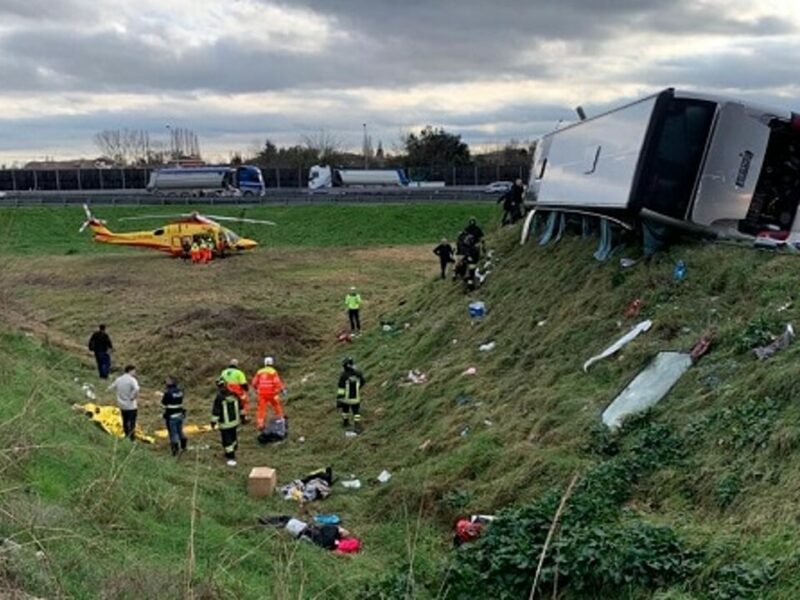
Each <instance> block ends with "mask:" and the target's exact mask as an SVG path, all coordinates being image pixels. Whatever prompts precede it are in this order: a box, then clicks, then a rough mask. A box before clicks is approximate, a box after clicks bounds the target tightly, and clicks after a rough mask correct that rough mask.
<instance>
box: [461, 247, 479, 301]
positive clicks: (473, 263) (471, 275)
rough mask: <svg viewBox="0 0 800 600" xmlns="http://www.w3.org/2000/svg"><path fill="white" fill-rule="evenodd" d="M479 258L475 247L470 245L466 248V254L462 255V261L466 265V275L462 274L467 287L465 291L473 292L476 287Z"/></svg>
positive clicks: (477, 249)
mask: <svg viewBox="0 0 800 600" xmlns="http://www.w3.org/2000/svg"><path fill="white" fill-rule="evenodd" d="M480 258H481V251H480V249H479V248H478V246H477V245H472V246H469V247H468V248H467V253H466V254H465V255H464V261H465V263H466V273H465V274H464V282H465V284H466V287H467V291H470V292H471V291H473V290H475V288H476V287H478V283H477V277H476V274H477V271H478V262H479V261H480Z"/></svg>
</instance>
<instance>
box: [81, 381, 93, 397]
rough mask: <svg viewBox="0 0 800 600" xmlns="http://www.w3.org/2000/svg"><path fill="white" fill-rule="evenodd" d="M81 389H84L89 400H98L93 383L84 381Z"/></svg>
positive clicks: (84, 393)
mask: <svg viewBox="0 0 800 600" xmlns="http://www.w3.org/2000/svg"><path fill="white" fill-rule="evenodd" d="M81 390H83V395H84V396H86V397H87V398H88V399H89V400H97V394H95V393H94V387H93V386H92V384H91V383H84V384H83V385H82V386H81Z"/></svg>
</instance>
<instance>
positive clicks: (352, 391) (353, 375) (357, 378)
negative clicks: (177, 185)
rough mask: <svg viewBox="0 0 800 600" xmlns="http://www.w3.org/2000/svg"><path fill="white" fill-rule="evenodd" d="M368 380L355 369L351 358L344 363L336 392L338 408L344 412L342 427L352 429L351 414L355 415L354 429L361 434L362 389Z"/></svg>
mask: <svg viewBox="0 0 800 600" xmlns="http://www.w3.org/2000/svg"><path fill="white" fill-rule="evenodd" d="M365 383H366V380H365V379H364V375H363V374H362V373H361V371H359V370H358V369H356V368H355V365H354V364H353V359H352V358H350V357H349V356H348V357H347V358H345V359H344V360H343V361H342V374H341V375H340V376H339V389H338V390H337V392H336V406H337V408H339V409H340V410H341V411H342V427H344V428H345V429H347V428H348V427H350V413H353V429H354V431H355V432H356V433H361V431H362V427H361V388H362V387H364V384H365Z"/></svg>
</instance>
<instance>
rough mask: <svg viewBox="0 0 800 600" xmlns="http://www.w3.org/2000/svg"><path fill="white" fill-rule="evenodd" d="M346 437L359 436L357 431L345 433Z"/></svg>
mask: <svg viewBox="0 0 800 600" xmlns="http://www.w3.org/2000/svg"><path fill="white" fill-rule="evenodd" d="M344 437H349V438H354V437H358V434H357V433H356V432H355V431H345V432H344Z"/></svg>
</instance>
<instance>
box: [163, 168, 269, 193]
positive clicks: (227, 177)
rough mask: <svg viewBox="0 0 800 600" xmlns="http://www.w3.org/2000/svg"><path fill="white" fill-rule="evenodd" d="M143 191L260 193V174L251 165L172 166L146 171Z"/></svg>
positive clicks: (261, 182)
mask: <svg viewBox="0 0 800 600" xmlns="http://www.w3.org/2000/svg"><path fill="white" fill-rule="evenodd" d="M147 190H148V191H149V192H153V193H163V194H167V195H178V196H263V195H264V193H265V186H264V177H263V176H262V175H261V169H259V168H258V167H254V166H252V165H240V166H236V167H232V166H218V167H172V168H167V169H158V170H156V171H153V172H152V173H150V180H149V182H148V184H147Z"/></svg>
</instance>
